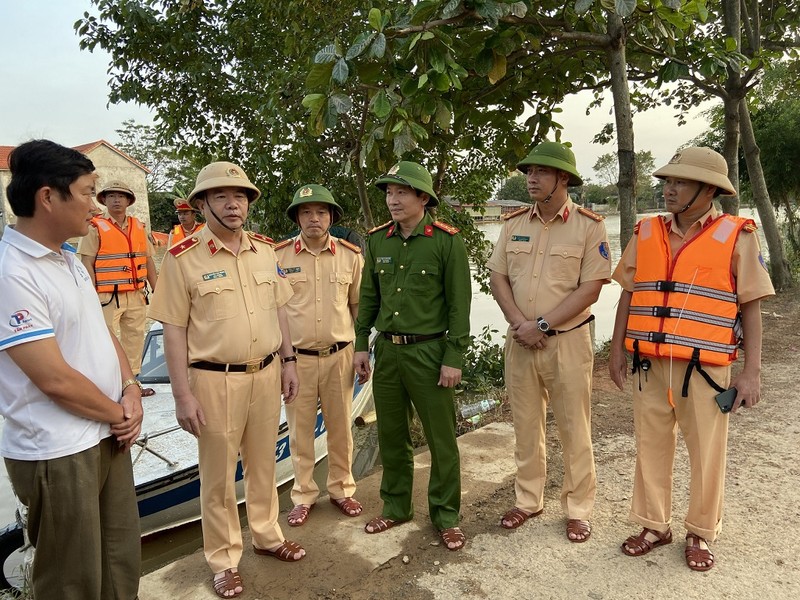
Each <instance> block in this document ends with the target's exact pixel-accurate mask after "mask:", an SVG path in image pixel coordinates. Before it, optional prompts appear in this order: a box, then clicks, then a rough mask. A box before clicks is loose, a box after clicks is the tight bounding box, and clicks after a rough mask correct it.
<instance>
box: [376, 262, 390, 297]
mask: <svg viewBox="0 0 800 600" xmlns="http://www.w3.org/2000/svg"><path fill="white" fill-rule="evenodd" d="M375 275H376V276H377V278H378V283H379V285H380V289H381V293H382V294H388V293H389V292H390V291H394V283H395V281H394V279H395V275H394V263H377V264H376V265H375Z"/></svg>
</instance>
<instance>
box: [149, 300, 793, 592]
mask: <svg viewBox="0 0 800 600" xmlns="http://www.w3.org/2000/svg"><path fill="white" fill-rule="evenodd" d="M763 311H764V331H765V336H764V337H765V344H764V360H763V377H762V378H763V396H762V397H763V401H762V403H761V404H760V405H759V406H758V407H757V408H756V409H754V410H750V411H742V412H740V413H739V414H737V415H734V416H732V418H731V427H730V436H729V462H728V478H727V488H726V513H725V521H724V528H723V532H722V535H721V536H720V539H719V540H718V541H717V542H716V543H715V544H714V545H713V550H714V552H715V554H716V557H717V561H718V565H717V566H716V567H715V568H714V569H712V570H711V571H709V572H708V573H704V574H700V573H693V572H691V571H689V569H687V568H686V566H685V564H684V559H683V543H682V542H683V536H684V533H685V531H684V529H683V525H682V520H683V514H684V513H685V510H686V504H687V487H688V464H687V460H686V455H685V449H684V448H683V446H682V443H680V444H679V450H678V458H677V460H676V464H675V487H674V508H673V513H674V519H673V532H674V534H675V538H676V543H674V544H672V545H671V546H667V547H664V548H659V549H658V550H656V551H655V552H653V553H652V554H650V555H648V556H647V557H644V558H630V557H626V556H624V555H623V554H622V553H621V552H620V551H619V544H620V542H621V541H622V540H623V539H624V538H625V537H626V536H627V535H629V534H630V533H633V532H634V531H635V530H636V527H635V526H634V525H632V524H631V523H629V522H627V515H628V510H629V504H630V493H631V489H632V476H633V468H634V461H635V451H634V443H633V437H632V433H633V426H632V422H633V416H632V410H631V401H630V392H625V393H622V392H619V391H618V390H617V389H616V388H615V387H614V385H613V383H612V382H611V381H610V379H609V377H608V374H607V371H606V366H605V365H604V364H598V365H597V369H596V374H595V391H594V395H593V408H594V415H593V423H594V438H595V455H596V459H597V471H598V496H597V506H596V509H595V515H594V518H593V527H594V531H593V535H592V539H591V540H590V541H589V542H588V543H586V544H570V543H568V542H567V541H566V539H565V537H564V520H563V517H562V514H561V508H560V502H559V491H560V485H561V477H562V474H563V466H562V463H561V457H560V452H559V446H558V440H557V438H556V436H555V426H554V423H552V426H551V427H549V445H548V452H549V456H548V461H549V463H548V464H549V476H548V484H547V489H546V492H545V512H544V514H543V515H542V517H540V518H538V519H536V520H535V521H532V522H530V523H528V524H526V525H525V526H524V527H522V528H520V529H518V530H516V531H514V532H507V531H505V530H503V529H502V528H500V527H499V525H498V520H499V517H500V515H501V514H502V513H503V512H504V511H505V510H506V509H507V508H509V507H511V506H512V505H513V501H514V498H513V484H512V482H513V434H512V433H511V429H510V426H509V425H508V424H507V423H497V424H494V425H490V426H488V427H486V428H484V429H483V430H482V431H481V432H479V433H478V434H470V435H468V436H465V437H464V438H460V445H462V444H461V442H462V440H463V442H464V443H463V445H462V465H464V479H465V484H464V490H465V495H464V502H463V505H462V515H463V522H462V527H463V528H464V530H465V531H466V532H467V534H468V535H469V538H470V541H469V543H468V545H467V547H466V548H465V549H464V550H463V551H461V552H457V553H454V552H447V551H446V550H445V549H444V548H443V547H441V545H440V544H438V543H437V538H436V536H435V534H434V532H433V530H432V528H431V527H430V525H429V524H428V521H427V510H426V507H425V501H424V482H425V480H426V479H427V463H426V461H427V458H426V457H427V455H420V457H418V458H419V460H418V461H417V469H418V470H417V475H416V480H417V481H419V480H422V483H421V485H419V486H417V487H418V488H419V493H418V495H417V499H416V503H415V505H416V507H417V515H416V518H415V520H414V523H413V524H409V525H404V526H403V527H399V528H396V529H395V530H392V531H391V532H388V533H386V534H381V536H367V535H365V534H364V533H363V531H362V530H361V527H363V522H364V521H365V520H366V519H344V518H342V517H340V516H338V515H337V514H336V513H335V511H333V510H329V509H331V507H330V505H328V506H327V508H320V509H318V511H315V513H314V515H313V518H312V519H311V520H310V521H309V523H308V524H306V526H304V527H303V528H302V529H300V530H293V529H290V528H288V527H285V528H284V533H285V534H287V535H289V536H291V537H292V538H293V539H297V540H299V541H301V542H303V543H304V544H305V545H306V548H307V549H308V550H309V557H308V558H307V559H306V560H304V561H302V562H301V563H299V564H297V565H284V564H282V563H278V562H277V561H269V562H267V563H265V562H263V560H258V559H255V558H254V557H252V556H249V555H248V552H247V550H246V552H245V557H244V559H243V561H242V564H241V568H242V570H243V574H244V576H245V578H246V583H247V585H248V589H247V590H246V592H245V594H244V595H243V596H242V598H246V599H254V598H259V599H265V598H276V599H283V598H292V599H293V600H297V599H305V598H309V599H311V598H325V599H328V600H373V599H374V600H378V599H380V600H383V599H387V598H391V599H392V600H411V599H417V598H421V599H426V598H436V599H445V600H446V599H450V598H453V599H456V598H492V597H503V598H512V599H528V598H531V599H533V598H591V599H593V600H599V599H604V600H608V599H618V598H619V599H622V598H655V599H662V598H663V599H670V598H676V599H677V598H681V599H686V598H690V599H691V598H697V599H700V598H702V599H706V598H731V599H750V598H753V599H756V598H758V599H764V600H766V599H772V598H800V538H798V536H796V535H795V530H796V529H797V526H798V522H800V518H799V517H800V492H798V481H800V479H798V475H800V463H798V455H800V420H798V416H797V415H798V410H799V409H800V382H798V371H799V369H798V354H799V353H800V301H798V299H797V294H796V293H791V294H783V295H782V296H781V297H779V298H776V299H774V300H771V301H769V302H768V303H765V305H764V306H763ZM472 436H474V439H470V438H471V437H472ZM378 478H379V475H376V476H372V477H370V478H368V479H367V480H365V481H364V482H362V484H361V487H360V488H359V495H360V497H361V498H362V500H363V501H364V502H365V505H366V506H367V507H368V509H367V514H366V515H365V516H372V513H374V511H375V508H376V507H378V506H380V502H379V500H378V497H377V481H378ZM324 504H326V505H327V501H326V502H325V503H324ZM284 517H285V515H283V514H282V515H281V519H282V522H283V518H284ZM356 521H357V522H356ZM784 532H785V537H784V538H782V539H780V541H777V540H778V539H779V538H778V537H777V536H779V535H781V533H784ZM383 536H385V537H383ZM375 538H379V539H375ZM248 544H249V540H245V548H246V549H247V548H248V547H249V546H248ZM404 558H405V559H406V560H404ZM208 575H209V574H208V572H207V569H206V567H205V564H204V561H203V558H202V555H201V554H199V553H195V554H193V555H192V556H189V557H186V558H185V559H182V560H181V561H178V562H176V563H174V564H172V565H169V566H168V567H165V568H164V569H161V570H160V571H158V572H156V573H154V574H153V575H151V576H148V577H147V578H145V579H144V580H143V585H142V593H141V594H140V597H141V598H142V599H143V600H145V599H155V598H171V599H173V598H174V599H181V598H186V599H187V600H188V599H189V598H213V597H214V595H213V593H212V592H211V591H210V587H209V586H208V582H207V578H208Z"/></svg>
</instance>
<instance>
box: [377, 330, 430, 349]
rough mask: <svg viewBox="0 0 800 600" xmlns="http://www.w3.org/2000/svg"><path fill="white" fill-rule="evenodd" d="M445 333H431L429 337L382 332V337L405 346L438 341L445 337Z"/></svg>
mask: <svg viewBox="0 0 800 600" xmlns="http://www.w3.org/2000/svg"><path fill="white" fill-rule="evenodd" d="M444 333H445V332H444V331H440V332H439V333H431V334H429V335H417V334H415V333H389V332H387V331H382V332H381V335H382V336H383V337H385V338H386V339H387V340H389V341H390V342H392V343H393V344H398V345H401V346H405V345H407V344H416V343H418V342H427V341H428V340H438V339H439V338H443V337H444Z"/></svg>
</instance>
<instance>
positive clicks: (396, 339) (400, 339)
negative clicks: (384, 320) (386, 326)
mask: <svg viewBox="0 0 800 600" xmlns="http://www.w3.org/2000/svg"><path fill="white" fill-rule="evenodd" d="M392 343H393V344H400V345H405V344H406V336H404V335H395V334H394V333H393V334H392Z"/></svg>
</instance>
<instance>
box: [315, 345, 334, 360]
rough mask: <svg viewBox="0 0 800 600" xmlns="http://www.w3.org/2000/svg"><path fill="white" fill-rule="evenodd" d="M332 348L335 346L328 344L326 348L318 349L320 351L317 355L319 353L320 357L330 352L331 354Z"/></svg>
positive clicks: (328, 354)
mask: <svg viewBox="0 0 800 600" xmlns="http://www.w3.org/2000/svg"><path fill="white" fill-rule="evenodd" d="M333 348H335V346H328V347H327V348H325V349H324V350H320V351H319V355H320V356H321V357H324V356H330V355H331V354H333V350H332V349H333Z"/></svg>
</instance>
